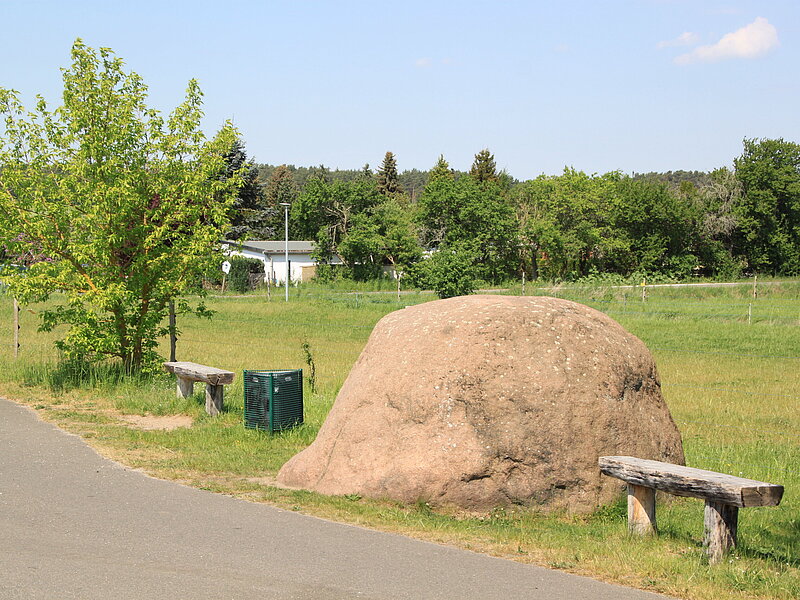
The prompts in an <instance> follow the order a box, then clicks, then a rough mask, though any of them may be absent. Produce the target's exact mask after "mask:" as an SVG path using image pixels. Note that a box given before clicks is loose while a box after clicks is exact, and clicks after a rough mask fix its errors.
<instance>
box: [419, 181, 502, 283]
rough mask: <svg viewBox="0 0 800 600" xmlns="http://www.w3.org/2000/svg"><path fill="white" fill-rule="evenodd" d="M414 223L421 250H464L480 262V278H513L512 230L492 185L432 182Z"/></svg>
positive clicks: (497, 192)
mask: <svg viewBox="0 0 800 600" xmlns="http://www.w3.org/2000/svg"><path fill="white" fill-rule="evenodd" d="M417 218H418V219H419V223H420V225H421V226H422V228H423V232H424V234H425V235H426V236H427V237H426V239H425V240H424V243H425V245H427V246H428V247H429V248H436V247H439V246H442V245H443V246H450V247H456V246H458V247H463V248H468V249H469V250H470V251H471V252H473V254H474V255H475V257H476V260H477V261H478V263H479V265H478V267H477V269H478V274H479V277H481V278H483V279H486V280H488V281H501V280H503V279H504V278H506V277H508V276H509V275H511V274H512V273H514V270H515V266H516V264H517V260H516V256H517V249H516V246H517V235H516V230H517V227H516V223H515V219H514V211H513V209H512V207H511V205H510V204H509V203H508V202H507V201H506V199H505V198H504V196H503V194H502V190H501V189H500V187H499V186H498V185H497V182H495V181H485V182H480V181H478V180H476V179H475V178H474V177H472V176H464V177H460V178H459V179H449V178H432V179H431V181H429V183H428V185H427V186H426V187H425V191H424V193H423V194H422V196H421V197H420V200H419V212H418V217H417Z"/></svg>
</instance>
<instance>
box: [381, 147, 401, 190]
mask: <svg viewBox="0 0 800 600" xmlns="http://www.w3.org/2000/svg"><path fill="white" fill-rule="evenodd" d="M377 178H378V191H379V192H380V193H381V194H383V195H384V196H391V195H394V194H399V193H402V191H403V188H402V186H401V185H400V181H399V178H398V175H397V161H396V160H395V158H394V154H392V153H391V152H387V153H386V156H384V157H383V164H381V168H380V169H378V173H377Z"/></svg>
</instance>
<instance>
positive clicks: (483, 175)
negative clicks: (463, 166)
mask: <svg viewBox="0 0 800 600" xmlns="http://www.w3.org/2000/svg"><path fill="white" fill-rule="evenodd" d="M469 174H470V175H472V176H473V177H474V178H475V179H476V180H478V181H481V182H483V181H497V166H496V165H495V163H494V155H493V154H491V153H490V152H489V149H488V148H484V149H483V150H481V151H480V152H478V153H477V154H476V155H475V162H473V163H472V168H471V169H470V170H469Z"/></svg>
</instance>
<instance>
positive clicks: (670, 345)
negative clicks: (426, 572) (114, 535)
mask: <svg viewBox="0 0 800 600" xmlns="http://www.w3.org/2000/svg"><path fill="white" fill-rule="evenodd" d="M526 291H527V293H528V294H531V293H540V294H549V295H558V296H560V297H565V298H569V299H573V300H576V301H580V302H583V303H586V304H589V305H590V306H593V307H595V308H597V309H599V310H602V311H604V312H607V313H608V314H609V315H610V316H612V317H613V318H615V319H616V320H618V321H619V322H620V323H621V324H622V325H623V326H625V327H626V328H627V329H628V330H629V331H631V332H633V333H634V334H636V335H637V336H639V337H640V338H641V339H642V340H644V342H645V343H646V344H647V345H648V347H649V348H650V349H651V351H652V352H653V354H654V355H655V357H656V362H657V364H658V366H659V370H660V373H661V377H662V384H663V392H664V396H665V398H666V400H667V402H668V404H669V406H670V409H671V410H672V413H673V416H674V418H675V420H676V422H677V423H678V426H679V428H680V430H681V432H682V434H683V441H684V448H685V452H686V458H687V463H688V464H689V465H691V466H697V467H701V468H706V469H711V470H718V471H723V472H727V473H732V474H736V475H740V474H741V475H742V476H745V477H749V478H753V479H760V480H765V481H769V482H772V483H781V484H783V485H785V486H786V493H785V496H784V500H783V502H782V503H781V506H779V507H777V508H749V509H745V510H742V511H741V512H740V521H739V522H740V528H739V546H738V548H737V550H736V552H735V553H734V554H732V555H731V556H730V558H729V559H728V560H727V561H726V562H724V563H723V564H721V565H717V566H715V567H713V568H712V567H709V566H708V565H707V564H705V561H704V553H703V549H702V537H703V524H702V520H703V503H702V501H699V500H691V499H673V500H668V499H665V501H661V500H660V501H659V514H658V522H659V528H660V535H659V537H658V539H651V540H638V539H631V538H629V537H628V536H627V533H626V526H625V504H624V500H623V499H620V501H619V502H618V503H616V504H615V505H613V506H608V507H603V508H601V509H599V510H598V511H597V512H595V513H594V514H592V515H589V516H573V515H566V514H555V515H553V514H544V513H541V512H539V511H536V510H534V509H514V510H503V509H498V510H495V511H493V512H492V513H491V514H489V515H483V516H475V515H467V514H461V513H454V512H452V511H435V510H433V509H431V507H429V506H427V505H425V504H419V505H414V506H401V505H398V504H396V503H392V502H378V501H372V500H367V499H364V498H360V497H354V496H347V497H335V498H329V497H324V496H320V495H318V494H312V493H308V492H295V491H287V490H281V489H278V488H275V487H273V486H272V485H271V482H272V479H273V478H274V476H275V474H276V473H277V471H278V469H279V468H280V466H281V465H282V464H283V463H284V462H285V461H286V460H287V459H288V458H289V457H291V456H292V455H294V454H295V453H296V452H298V451H299V450H300V449H302V448H303V447H305V446H306V445H308V444H309V443H310V442H311V441H312V440H313V439H314V436H315V435H316V432H317V430H318V429H319V427H320V425H321V423H322V422H323V420H324V418H325V415H326V414H327V412H328V410H329V409H330V406H331V404H332V402H333V399H334V397H335V395H336V392H337V391H338V389H339V387H340V386H341V384H342V382H343V381H344V379H345V377H346V376H347V373H348V372H349V370H350V368H351V366H352V364H353V363H354V362H355V360H356V358H357V357H358V354H359V353H360V351H361V349H362V348H363V346H364V344H365V342H366V340H367V337H368V336H369V333H370V331H371V329H372V327H373V326H374V324H375V323H376V322H377V321H378V320H379V319H380V318H381V317H382V316H383V315H385V314H387V313H389V312H391V311H393V310H396V309H398V308H402V307H403V306H406V305H409V304H415V303H419V302H424V301H429V300H431V299H432V296H430V295H426V294H417V293H411V294H403V295H401V296H400V298H399V299H398V297H397V296H396V295H395V294H394V293H377V292H376V293H369V292H365V291H364V292H360V293H358V294H351V293H344V292H342V291H336V290H329V289H328V290H326V289H324V288H320V287H313V288H310V289H309V288H300V289H299V290H293V291H292V297H291V300H290V302H289V303H286V302H284V301H283V298H282V296H277V295H273V296H272V298H271V299H269V300H268V299H267V297H266V296H265V295H263V294H260V293H259V294H252V295H247V296H244V297H231V296H226V297H212V298H209V299H208V304H209V305H210V307H211V308H213V309H215V310H216V311H217V312H218V314H217V316H216V317H215V318H214V319H213V320H212V321H204V320H199V319H196V318H185V319H181V321H180V322H179V327H180V329H181V331H182V333H181V338H180V341H179V344H178V359H179V360H193V361H196V362H201V363H205V364H211V365H214V366H217V367H221V368H226V369H230V370H233V371H236V372H238V373H241V371H242V370H243V369H284V368H304V369H306V374H307V375H308V372H309V368H308V367H309V365H308V364H306V354H305V353H304V352H303V349H302V346H303V344H304V343H307V344H308V348H309V349H310V352H311V357H312V359H313V361H314V363H315V368H316V379H317V380H316V384H317V391H316V393H311V391H310V389H309V388H308V386H307V388H306V423H305V424H304V425H303V426H302V427H300V428H297V429H295V430H292V431H289V432H285V433H283V434H281V435H275V436H270V435H269V434H265V433H261V432H256V431H251V430H246V429H245V428H244V427H243V426H242V418H243V401H242V383H241V377H238V378H237V381H236V382H235V383H234V384H233V385H232V386H229V387H228V390H227V392H226V406H227V408H226V411H225V412H224V413H223V414H222V415H221V416H220V417H218V418H214V419H212V418H209V417H206V416H205V415H204V413H203V408H202V405H203V390H202V387H203V386H197V388H196V390H197V393H196V394H195V396H194V397H193V398H191V399H189V400H178V399H176V397H175V391H174V381H173V380H172V379H171V378H170V377H168V376H166V375H159V376H156V377H154V378H152V379H143V380H124V379H123V380H117V378H115V377H114V376H113V373H109V372H107V371H102V370H101V371H99V372H94V373H90V374H88V376H84V377H83V378H82V379H81V380H80V385H79V386H77V387H76V381H75V377H74V374H71V373H68V372H64V371H63V370H59V369H58V368H57V367H56V366H55V359H56V356H55V354H54V353H53V351H52V350H51V342H52V339H53V338H52V336H51V335H50V334H40V333H35V319H36V315H34V314H32V313H30V312H23V313H22V330H21V331H22V347H21V352H20V358H19V359H17V360H14V359H13V356H12V348H11V326H10V324H11V320H10V313H11V309H10V306H11V300H10V299H9V298H7V297H2V296H0V311H2V314H5V315H9V318H8V319H3V320H2V322H0V345H1V346H0V347H1V348H2V349H1V350H0V366H2V372H1V374H0V390H1V391H2V393H3V394H4V395H6V396H8V397H11V398H14V399H17V400H19V401H21V402H25V403H26V404H29V405H31V406H34V407H36V408H37V409H38V410H39V412H40V413H41V414H42V416H43V418H45V419H48V420H51V421H53V422H55V423H57V424H59V425H60V426H62V427H64V428H66V429H68V430H70V431H73V432H76V433H80V434H81V435H83V436H84V437H85V438H86V439H87V441H88V442H89V443H90V444H92V445H93V446H94V447H96V448H97V449H98V450H99V451H100V452H102V453H104V454H106V455H108V456H111V457H113V458H115V459H117V460H120V461H122V462H125V463H127V464H130V465H131V466H134V467H138V468H142V469H144V470H145V471H147V472H149V473H152V474H154V475H156V476H159V477H164V478H170V479H177V480H181V481H184V482H187V483H190V484H192V485H196V486H199V487H203V488H206V489H211V490H214V491H219V492H224V493H230V494H235V495H238V496H240V497H243V498H247V499H251V500H254V501H261V502H269V503H272V504H276V505H279V506H283V507H287V508H290V509H294V510H299V511H302V512H306V513H308V514H314V515H319V516H323V517H327V518H333V519H337V520H342V521H347V522H350V523H356V524H361V525H365V526H369V527H375V528H379V529H384V530H390V531H397V532H401V533H406V534H408V535H413V536H416V537H421V538H425V539H430V540H434V541H439V542H443V543H448V544H454V545H458V546H461V547H466V548H471V549H474V550H477V551H481V552H487V553H491V554H495V555H498V556H504V557H508V558H512V559H514V560H519V561H523V562H533V563H537V564H542V565H545V566H550V567H554V568H559V569H564V570H568V571H571V572H575V573H582V574H587V575H591V576H594V577H597V578H600V579H605V580H609V581H615V582H618V583H622V584H625V585H631V586H635V587H640V588H643V589H650V590H654V591H661V592H664V593H667V594H671V595H675V596H680V597H684V598H709V599H710V598H752V597H758V598H796V597H800V503H798V501H797V499H796V490H797V489H799V487H798V486H799V485H800V417H799V416H798V414H797V401H798V398H800V390H799V389H798V383H797V376H796V371H797V367H798V364H800V284H798V283H788V284H781V285H759V288H758V292H759V294H758V297H757V298H753V296H752V287H751V286H741V287H735V288H731V287H725V288H648V290H647V299H646V300H645V301H642V298H641V290H640V289H637V288H612V287H608V286H605V287H600V286H594V287H575V286H571V287H570V286H562V287H560V288H558V289H541V288H540V289H539V290H535V289H534V288H531V286H530V284H529V285H528V287H527V290H526ZM519 292H520V290H519V289H512V290H510V291H508V292H506V293H519ZM36 308H37V307H30V309H31V310H33V311H35V310H36ZM164 353H165V354H166V353H167V348H166V346H165V347H164ZM124 414H138V415H188V416H191V417H193V419H194V424H193V425H192V427H190V428H183V429H176V430H174V431H162V430H153V431H147V430H141V429H136V428H133V427H131V426H130V425H129V424H127V423H125V422H123V421H121V420H120V419H119V416H120V415H124Z"/></svg>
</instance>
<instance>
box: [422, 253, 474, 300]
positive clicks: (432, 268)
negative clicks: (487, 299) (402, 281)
mask: <svg viewBox="0 0 800 600" xmlns="http://www.w3.org/2000/svg"><path fill="white" fill-rule="evenodd" d="M477 260H478V257H477V256H476V255H475V254H474V253H473V251H472V250H471V249H470V248H467V247H464V246H459V245H456V246H453V247H447V246H445V247H442V248H439V249H438V250H437V251H436V252H434V253H433V254H432V255H431V256H430V257H429V258H426V259H425V260H423V261H421V262H420V263H417V265H416V266H415V267H414V268H413V269H412V271H411V279H412V282H413V283H414V284H415V285H416V286H418V287H421V288H426V289H431V290H433V291H434V292H436V295H437V296H439V298H453V297H455V296H466V295H468V294H473V293H475V290H476V289H477V287H478V284H477V279H478V269H477V268H476V261H477Z"/></svg>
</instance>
